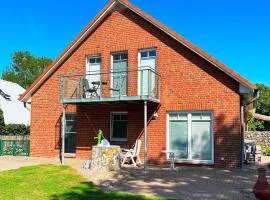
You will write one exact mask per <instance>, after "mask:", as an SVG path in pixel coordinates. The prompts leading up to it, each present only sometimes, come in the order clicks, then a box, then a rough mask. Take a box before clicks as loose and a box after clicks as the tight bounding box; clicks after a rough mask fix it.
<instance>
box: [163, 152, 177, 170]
mask: <svg viewBox="0 0 270 200" xmlns="http://www.w3.org/2000/svg"><path fill="white" fill-rule="evenodd" d="M161 153H165V154H168V155H169V161H170V163H171V165H170V169H171V170H174V169H175V166H174V163H175V153H174V152H173V151H169V150H163V151H161Z"/></svg>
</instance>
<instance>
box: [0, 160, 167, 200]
mask: <svg viewBox="0 0 270 200" xmlns="http://www.w3.org/2000/svg"><path fill="white" fill-rule="evenodd" d="M0 199H1V200H30V199H31V200H34V199H37V200H48V199H49V200H87V199H117V200H124V199H137V200H146V199H147V200H148V199H149V200H151V199H152V200H158V199H160V200H164V199H163V198H159V197H148V196H147V197H146V196H141V195H133V194H128V193H120V192H115V193H107V192H103V191H101V190H98V189H96V188H95V187H94V186H93V185H92V184H91V183H89V182H87V181H86V180H85V179H84V178H83V177H82V176H80V175H79V174H77V173H76V171H75V170H74V169H72V168H70V167H68V166H57V165H49V164H48V165H38V166H31V167H23V168H20V169H16V170H10V171H4V172H1V173H0Z"/></svg>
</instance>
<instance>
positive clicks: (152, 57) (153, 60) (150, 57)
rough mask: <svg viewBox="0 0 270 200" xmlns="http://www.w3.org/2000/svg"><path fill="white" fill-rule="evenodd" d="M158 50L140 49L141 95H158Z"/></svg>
mask: <svg viewBox="0 0 270 200" xmlns="http://www.w3.org/2000/svg"><path fill="white" fill-rule="evenodd" d="M156 65H157V50H156V49H143V50H140V51H139V70H140V72H139V93H140V94H139V95H151V96H156V95H157V77H156V74H155V72H156V70H157V67H156Z"/></svg>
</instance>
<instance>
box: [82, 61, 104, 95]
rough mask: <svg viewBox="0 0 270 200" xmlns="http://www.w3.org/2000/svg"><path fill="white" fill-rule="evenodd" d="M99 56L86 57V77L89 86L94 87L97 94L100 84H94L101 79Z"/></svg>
mask: <svg viewBox="0 0 270 200" xmlns="http://www.w3.org/2000/svg"><path fill="white" fill-rule="evenodd" d="M100 72H101V58H100V56H91V57H89V58H88V59H87V65H86V79H87V80H88V82H89V86H90V88H93V87H96V88H98V89H97V94H98V95H99V96H100V85H98V84H96V83H97V82H99V83H100V81H101V73H100Z"/></svg>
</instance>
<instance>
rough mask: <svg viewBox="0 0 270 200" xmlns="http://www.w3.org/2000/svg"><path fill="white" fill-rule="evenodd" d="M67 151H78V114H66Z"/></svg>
mask: <svg viewBox="0 0 270 200" xmlns="http://www.w3.org/2000/svg"><path fill="white" fill-rule="evenodd" d="M65 128H66V130H65V153H75V152H76V133H77V131H76V114H74V113H67V114H66V127H65Z"/></svg>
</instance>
